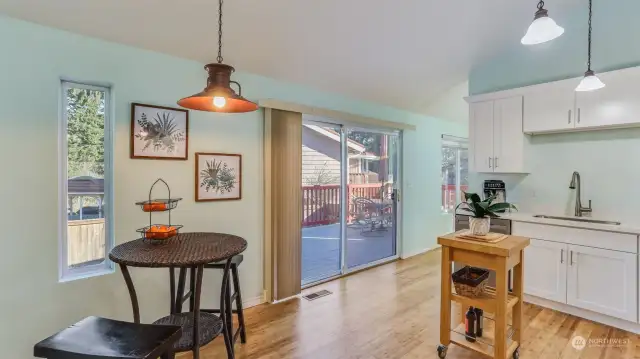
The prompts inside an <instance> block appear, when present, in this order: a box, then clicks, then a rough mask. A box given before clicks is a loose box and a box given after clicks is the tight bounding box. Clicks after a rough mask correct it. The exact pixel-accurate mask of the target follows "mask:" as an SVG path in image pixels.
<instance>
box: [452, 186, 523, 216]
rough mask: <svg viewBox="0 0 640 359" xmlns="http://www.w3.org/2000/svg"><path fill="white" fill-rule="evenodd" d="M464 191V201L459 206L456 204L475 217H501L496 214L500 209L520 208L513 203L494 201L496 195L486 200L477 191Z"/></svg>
mask: <svg viewBox="0 0 640 359" xmlns="http://www.w3.org/2000/svg"><path fill="white" fill-rule="evenodd" d="M462 193H464V202H461V203H460V204H459V205H458V206H456V210H458V208H459V209H460V210H461V211H465V212H467V213H469V214H471V215H472V216H473V217H475V218H484V217H493V218H496V217H500V216H498V215H497V214H496V212H498V211H505V210H507V209H513V210H516V211H517V210H518V208H516V206H514V205H512V204H511V203H507V202H501V203H493V201H494V200H495V199H496V196H491V197H489V198H487V199H485V200H482V199H480V196H479V195H478V194H477V193H467V192H462Z"/></svg>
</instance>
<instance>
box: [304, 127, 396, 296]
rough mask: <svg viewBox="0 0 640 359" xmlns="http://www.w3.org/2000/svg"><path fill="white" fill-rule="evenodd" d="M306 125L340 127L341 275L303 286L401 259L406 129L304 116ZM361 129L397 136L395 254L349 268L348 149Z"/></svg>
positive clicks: (308, 285) (319, 281) (310, 284)
mask: <svg viewBox="0 0 640 359" xmlns="http://www.w3.org/2000/svg"><path fill="white" fill-rule="evenodd" d="M302 123H303V125H304V124H305V123H306V124H317V125H320V126H331V127H334V128H336V129H340V199H341V203H340V272H341V273H340V274H337V275H334V276H331V277H327V278H324V279H319V280H317V281H314V282H310V283H307V284H305V285H303V286H302V288H303V289H304V288H307V287H312V286H315V285H318V284H321V283H325V282H328V281H331V280H334V279H337V278H340V277H342V276H345V275H348V274H350V273H354V272H359V271H362V270H364V269H367V268H371V267H375V266H378V265H381V264H385V263H389V262H393V261H395V260H397V259H399V258H400V257H401V256H400V253H401V251H402V220H403V219H402V201H401V200H402V197H401V193H402V163H403V134H404V132H403V130H392V129H389V130H385V129H380V128H371V127H365V126H362V125H355V124H354V125H350V124H342V123H338V122H331V121H318V120H316V119H314V120H305V119H304V115H303V121H302ZM353 130H358V131H363V132H371V133H376V134H381V135H388V136H397V137H398V144H397V149H396V156H397V158H396V161H395V163H394V166H395V167H396V168H395V173H396V174H397V177H398V178H397V179H396V178H394V182H397V185H396V189H397V192H396V194H395V195H396V196H397V197H396V200H395V210H396V211H395V213H394V216H395V218H394V228H393V230H394V232H395V233H394V234H393V235H394V237H395V254H393V255H391V256H389V257H385V258H382V259H379V260H376V261H373V262H369V263H365V264H362V265H359V266H354V267H351V268H349V266H348V263H347V258H348V257H347V251H348V248H347V247H348V246H347V243H348V242H347V241H348V239H347V218H348V211H349V190H348V189H349V186H348V185H349V151H348V139H349V137H348V135H349V131H353Z"/></svg>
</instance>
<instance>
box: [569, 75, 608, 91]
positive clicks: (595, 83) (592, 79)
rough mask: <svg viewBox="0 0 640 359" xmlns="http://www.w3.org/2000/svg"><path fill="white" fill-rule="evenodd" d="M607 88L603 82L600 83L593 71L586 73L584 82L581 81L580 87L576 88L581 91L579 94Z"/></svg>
mask: <svg viewBox="0 0 640 359" xmlns="http://www.w3.org/2000/svg"><path fill="white" fill-rule="evenodd" d="M605 86H606V85H605V84H604V83H603V82H602V81H600V79H599V78H598V76H596V74H595V73H594V72H593V71H587V72H585V74H584V78H583V79H582V81H580V84H578V87H576V91H579V92H585V91H593V90H598V89H601V88H603V87H605Z"/></svg>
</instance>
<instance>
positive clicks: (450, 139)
mask: <svg viewBox="0 0 640 359" xmlns="http://www.w3.org/2000/svg"><path fill="white" fill-rule="evenodd" d="M444 147H448V148H455V149H456V163H455V166H454V168H455V169H456V174H455V175H456V184H455V186H456V199H455V201H456V203H460V202H462V194H461V191H460V169H461V166H460V152H461V151H463V150H467V151H468V150H469V140H468V139H467V138H464V137H455V136H449V135H442V144H441V146H440V151H442V148H444ZM441 156H442V154H441ZM441 161H442V160H441ZM441 186H442V184H441ZM442 213H445V214H451V213H453V212H452V211H449V209H448V208H444V209H442Z"/></svg>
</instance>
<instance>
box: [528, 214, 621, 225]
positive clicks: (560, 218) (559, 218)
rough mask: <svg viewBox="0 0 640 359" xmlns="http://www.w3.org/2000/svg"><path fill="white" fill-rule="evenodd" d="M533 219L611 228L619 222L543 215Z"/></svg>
mask: <svg viewBox="0 0 640 359" xmlns="http://www.w3.org/2000/svg"><path fill="white" fill-rule="evenodd" d="M534 217H535V218H547V219H557V220H561V221H574V222H586V223H595V224H610V225H612V226H619V225H620V224H621V223H620V222H615V221H600V220H597V219H588V218H576V217H560V216H547V215H544V214H537V215H535V216H534Z"/></svg>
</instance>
